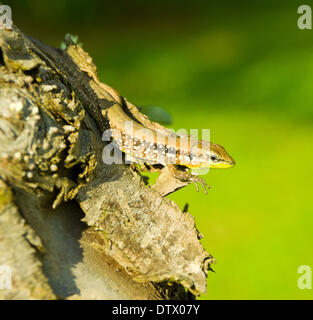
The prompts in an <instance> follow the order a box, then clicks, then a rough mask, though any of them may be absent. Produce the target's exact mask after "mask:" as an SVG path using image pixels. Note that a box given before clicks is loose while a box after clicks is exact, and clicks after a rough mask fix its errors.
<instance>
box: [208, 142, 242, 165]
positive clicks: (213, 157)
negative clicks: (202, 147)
mask: <svg viewBox="0 0 313 320" xmlns="http://www.w3.org/2000/svg"><path fill="white" fill-rule="evenodd" d="M207 162H208V164H209V168H230V167H233V166H234V165H235V164H236V161H235V160H234V159H233V158H232V157H231V156H230V155H229V154H228V153H227V152H226V150H225V148H224V147H222V146H221V145H219V144H214V143H210V148H209V150H208V151H207Z"/></svg>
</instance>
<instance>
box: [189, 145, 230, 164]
mask: <svg viewBox="0 0 313 320" xmlns="http://www.w3.org/2000/svg"><path fill="white" fill-rule="evenodd" d="M190 151H191V152H190V159H191V162H190V163H189V164H187V165H186V164H184V165H185V166H187V167H189V168H191V169H200V168H220V169H223V168H230V167H233V166H234V165H235V163H236V161H235V160H234V159H233V158H232V157H231V156H230V155H229V154H228V153H227V152H226V150H225V149H224V147H222V146H220V145H219V144H214V143H212V142H209V141H205V140H200V141H198V140H197V141H195V143H194V144H193V146H192V148H191V150H190Z"/></svg>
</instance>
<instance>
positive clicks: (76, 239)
mask: <svg viewBox="0 0 313 320" xmlns="http://www.w3.org/2000/svg"><path fill="white" fill-rule="evenodd" d="M0 48H1V50H0V267H1V266H3V265H7V266H9V267H10V268H11V271H12V288H11V289H6V290H0V298H2V299H58V298H61V299H194V298H195V296H196V295H198V294H200V293H203V292H205V291H206V276H207V271H208V270H210V264H209V263H211V262H212V261H213V259H212V257H211V256H210V255H209V254H208V253H207V252H206V251H205V250H204V249H203V247H202V245H201V244H200V242H199V233H198V232H197V230H196V227H195V223H194V219H193V217H192V216H191V215H190V214H189V213H188V212H182V211H181V210H180V209H179V207H178V206H177V204H175V203H174V202H173V201H171V200H169V199H168V198H166V197H162V196H161V194H160V193H159V192H157V191H156V190H154V189H153V188H149V187H147V186H146V185H145V183H144V182H143V179H142V177H141V176H140V174H139V173H138V172H137V171H135V170H133V169H132V168H131V167H130V166H127V165H124V164H114V163H113V164H111V165H107V164H105V163H104V162H103V161H102V153H103V152H104V147H105V142H103V141H102V139H101V132H100V130H99V128H98V127H97V124H96V122H95V120H94V118H93V117H92V115H90V114H89V113H88V112H87V111H86V110H87V108H86V106H87V105H88V104H91V105H94V104H97V103H104V104H105V103H106V102H107V101H106V100H105V97H104V98H103V99H101V101H100V100H99V99H98V98H97V97H95V96H94V94H93V88H92V82H91V79H92V76H91V73H94V74H95V73H96V67H95V66H94V65H93V63H92V60H91V58H90V57H89V56H88V54H87V53H85V52H84V51H83V50H82V49H81V48H80V47H78V46H76V45H75V44H73V43H71V42H70V41H69V40H67V49H65V50H60V49H55V48H52V47H49V46H46V45H44V44H42V43H40V42H39V41H37V40H34V39H31V38H28V37H26V36H25V35H24V34H23V33H22V32H20V31H19V30H18V29H17V28H16V27H15V26H13V29H12V30H0ZM69 59H70V60H71V63H72V64H75V66H77V70H78V71H77V72H76V73H75V74H74V73H72V72H71V71H70V70H66V69H62V68H60V67H59V66H60V65H67V63H68V61H69ZM59 62H60V63H59ZM84 66H85V67H84ZM93 77H94V75H93ZM103 87H105V85H103ZM137 111H138V110H137ZM0 285H1V274H0ZM0 289H1V288H0ZM186 289H187V290H186Z"/></svg>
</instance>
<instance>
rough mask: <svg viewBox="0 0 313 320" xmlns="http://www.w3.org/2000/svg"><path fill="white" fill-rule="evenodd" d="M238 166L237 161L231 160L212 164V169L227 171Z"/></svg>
mask: <svg viewBox="0 0 313 320" xmlns="http://www.w3.org/2000/svg"><path fill="white" fill-rule="evenodd" d="M235 164H236V161H235V160H231V161H228V162H219V163H212V164H210V168H216V169H226V168H231V167H233V166H234V165H235Z"/></svg>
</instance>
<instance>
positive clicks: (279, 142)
mask: <svg viewBox="0 0 313 320" xmlns="http://www.w3.org/2000/svg"><path fill="white" fill-rule="evenodd" d="M61 2H62V1H61ZM61 2H60V3H61ZM13 3H14V6H13V15H14V14H16V17H17V19H18V20H19V21H15V22H16V23H17V24H18V25H19V26H20V27H21V28H23V30H24V31H26V32H28V33H29V34H31V35H33V36H36V37H38V38H41V39H43V40H44V41H45V42H48V43H49V42H50V43H51V44H55V45H59V43H60V42H61V40H62V37H63V36H64V34H65V33H68V32H71V33H73V34H78V35H79V37H80V41H82V42H83V43H84V48H85V50H87V51H88V52H89V53H90V54H91V55H92V56H93V58H94V61H95V63H96V65H97V66H98V69H99V75H100V78H101V80H102V81H104V82H106V83H108V84H110V85H111V86H113V87H114V88H116V89H117V90H118V91H120V93H121V94H123V95H124V96H126V97H127V98H128V100H130V101H132V102H133V103H135V104H137V105H143V106H145V105H156V106H160V107H162V108H165V109H167V110H168V111H169V112H170V114H171V115H172V117H173V120H174V124H173V127H175V128H176V129H178V128H187V129H195V128H198V129H202V128H210V129H211V138H212V141H213V142H216V143H219V144H222V145H223V146H224V147H225V148H226V149H227V150H228V151H229V153H230V154H231V155H232V156H233V157H234V158H235V159H236V161H237V165H236V167H234V168H232V169H227V170H220V171H219V170H216V171H214V170H211V171H210V172H209V174H208V175H206V176H205V179H206V180H207V182H208V183H209V184H210V185H211V186H212V190H210V192H209V194H208V196H205V195H204V194H203V193H197V192H196V190H195V187H194V186H193V185H190V186H188V187H186V188H184V189H182V190H180V191H178V192H176V193H175V194H173V195H170V198H171V199H173V200H175V201H176V202H177V203H178V204H179V205H180V207H181V208H182V207H183V206H184V204H185V202H186V199H188V202H189V204H190V208H189V211H190V213H191V214H193V215H194V216H195V220H196V225H197V228H198V229H199V230H200V232H201V233H202V234H203V235H204V238H203V239H202V243H203V245H204V247H205V248H206V249H207V251H209V252H210V253H211V254H213V256H214V257H215V258H216V259H217V265H216V266H215V267H214V270H215V271H216V273H210V274H209V277H208V293H207V294H206V295H202V296H201V298H202V299H257V298H261V299H312V298H313V291H312V290H300V289H298V287H297V279H298V277H299V275H298V274H297V269H298V267H299V266H300V265H302V264H306V265H310V266H311V267H313V253H312V247H313V237H312V228H313V206H312V194H313V183H312V178H313V170H312V169H313V161H312V158H313V149H312V142H313V126H312V123H313V121H312V120H313V90H312V88H313V72H312V70H313V42H312V36H313V31H300V30H298V29H297V18H298V15H297V8H298V5H300V4H302V3H301V2H300V1H294V2H292V1H291V2H288V4H286V2H283V1H277V2H275V4H273V3H271V2H269V1H262V2H260V1H256V2H253V3H252V4H251V3H249V2H248V1H238V2H236V3H235V4H234V3H231V2H230V1H226V2H223V4H219V5H215V6H214V5H208V4H203V2H202V4H203V6H202V7H201V6H198V7H194V6H195V5H193V6H192V7H190V8H189V7H188V6H187V5H182V6H180V7H178V6H177V4H178V2H177V1H174V4H172V5H170V4H167V3H166V2H165V1H163V2H162V1H161V5H160V8H159V7H157V5H156V4H155V3H154V4H151V5H150V4H149V5H147V4H145V3H143V2H142V1H135V4H136V5H135V9H132V7H131V6H129V5H126V4H125V3H126V2H125V1H124V2H121V3H122V4H121V5H120V6H119V5H112V6H111V7H110V6H109V7H103V10H102V11H101V10H98V6H97V5H93V6H91V8H92V9H90V10H89V9H88V8H87V7H86V8H85V10H84V11H82V9H81V8H80V5H81V4H82V3H83V2H81V1H77V2H74V1H69V2H67V4H66V5H65V7H63V8H62V6H61V4H60V5H55V6H53V7H50V8H49V10H50V11H49V14H50V15H51V12H52V13H53V12H56V17H55V18H53V15H52V18H51V19H50V20H49V19H48V15H47V12H46V11H45V10H47V9H44V8H43V7H41V6H40V4H39V2H38V1H30V0H28V1H25V7H23V10H24V11H23V10H21V12H22V11H23V14H24V15H25V12H26V13H27V12H28V14H29V15H30V16H31V15H32V14H33V16H32V17H33V18H34V19H33V21H32V22H31V21H29V20H28V19H25V17H24V16H23V14H20V13H19V6H20V4H18V2H13ZM76 3H78V4H79V5H77V4H76ZM97 3H98V2H97ZM123 3H124V5H123ZM175 3H176V6H175ZM179 3H180V2H179ZM26 4H27V5H26ZM130 7H131V8H130ZM142 8H145V9H142ZM178 8H179V9H178ZM27 10H28V11H27ZM53 10H54V11H53ZM64 12H65V13H64ZM62 13H64V15H63V16H62ZM40 14H41V16H40ZM79 14H80V16H79ZM77 17H81V20H79V19H78V20H77ZM40 19H46V20H47V19H48V21H49V23H50V24H49V23H44V24H43V25H42V28H40V30H39V28H38V27H37V26H36V23H39V22H40V21H42V20H40ZM56 21H57V22H56ZM49 40H50V41H49Z"/></svg>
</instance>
